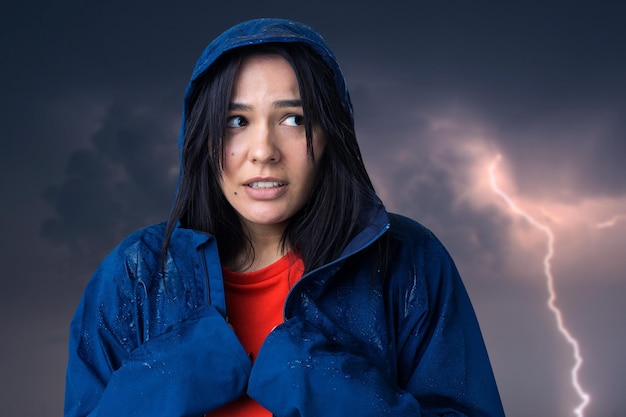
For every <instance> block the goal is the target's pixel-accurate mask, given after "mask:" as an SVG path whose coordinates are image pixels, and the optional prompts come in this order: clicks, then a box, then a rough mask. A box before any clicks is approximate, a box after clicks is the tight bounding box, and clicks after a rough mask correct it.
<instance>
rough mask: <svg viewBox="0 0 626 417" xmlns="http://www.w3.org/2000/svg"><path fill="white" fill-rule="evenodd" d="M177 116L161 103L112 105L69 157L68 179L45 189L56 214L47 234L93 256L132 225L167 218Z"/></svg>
mask: <svg viewBox="0 0 626 417" xmlns="http://www.w3.org/2000/svg"><path fill="white" fill-rule="evenodd" d="M173 120H175V117H171V114H168V110H167V109H166V108H163V107H162V106H159V105H154V104H152V105H148V104H147V103H136V104H134V105H132V104H124V103H120V102H118V103H115V104H114V105H112V106H111V107H110V108H109V109H108V112H107V114H106V116H105V118H104V120H103V121H102V125H101V127H100V128H99V129H98V130H97V131H96V132H94V134H93V135H92V136H91V138H90V144H91V145H92V146H91V147H90V148H82V149H77V150H75V151H74V152H73V153H72V154H71V155H70V157H69V159H68V162H67V165H66V171H65V180H64V182H63V183H62V184H60V185H53V186H50V187H48V189H47V190H46V191H45V193H44V196H45V198H46V200H47V201H48V202H49V203H50V204H51V205H52V206H53V207H54V211H55V215H54V216H53V217H49V218H47V219H46V220H45V221H44V222H43V224H42V225H41V233H42V235H43V236H45V237H47V238H48V239H51V240H52V241H54V242H56V243H59V244H62V245H67V246H69V247H70V248H71V249H72V250H73V252H74V253H76V254H78V255H79V256H80V257H83V258H86V259H87V260H90V261H94V260H96V259H98V258H101V257H102V256H103V253H104V252H105V251H107V250H110V249H111V248H112V247H113V245H114V244H116V243H117V242H118V241H119V240H120V239H122V238H123V237H124V236H125V235H126V234H128V233H129V232H131V231H132V230H134V229H136V228H139V227H141V226H144V225H146V224H148V223H152V222H156V221H159V220H162V219H164V218H166V216H167V213H168V209H169V205H170V203H171V200H172V198H173V193H174V188H175V184H176V178H177V175H175V174H176V173H177V170H176V166H177V149H176V140H177V138H176V135H177V127H176V126H175V124H174V122H173Z"/></svg>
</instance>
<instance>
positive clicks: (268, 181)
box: [65, 19, 504, 417]
mask: <svg viewBox="0 0 626 417" xmlns="http://www.w3.org/2000/svg"><path fill="white" fill-rule="evenodd" d="M179 147H180V154H181V171H180V180H179V185H178V189H177V194H176V200H175V203H174V205H173V208H172V211H171V215H170V218H169V220H168V222H167V223H163V224H158V225H153V226H149V227H147V228H145V229H142V230H140V231H138V232H136V233H134V234H133V235H131V236H129V237H128V238H127V239H126V240H124V241H123V242H122V243H121V244H120V245H119V246H118V247H117V248H116V249H115V250H114V251H113V252H112V253H111V254H110V255H109V256H108V257H107V258H106V259H105V260H104V261H103V263H102V265H101V266H100V268H99V269H98V270H97V272H96V273H95V274H94V276H93V277H92V279H91V281H90V282H89V284H88V286H87V288H86V290H85V293H84V296H83V299H82V300H81V303H80V305H79V307H78V310H77V312H76V315H75V318H74V320H73V322H72V325H71V336H70V351H69V363H68V370H67V385H66V404H65V415H66V416H86V415H90V416H137V415H140V416H202V415H207V416H271V415H275V416H280V417H283V416H285V417H286V416H293V417H296V416H303V417H319V416H324V417H332V416H348V415H350V416H352V415H355V416H377V417H378V416H394V417H399V416H443V415H446V416H494V417H495V416H503V415H504V413H503V410H502V406H501V402H500V398H499V395H498V391H497V388H496V384H495V381H494V378H493V374H492V370H491V367H490V364H489V360H488V357H487V353H486V350H485V346H484V343H483V340H482V336H481V334H480V329H479V326H478V323H477V321H476V317H475V315H474V312H473V309H472V306H471V304H470V301H469V299H468V296H467V293H466V292H465V289H464V287H463V285H462V283H461V280H460V278H459V275H458V273H457V270H456V268H455V266H454V264H453V261H452V260H451V258H450V256H449V255H448V253H447V252H446V250H445V249H444V248H443V247H442V245H441V243H440V242H439V241H438V240H437V239H436V238H435V237H434V236H433V235H432V233H431V232H429V231H428V230H427V229H425V228H424V227H422V226H421V225H419V224H418V223H416V222H414V221H412V220H410V219H407V218H405V217H402V216H399V215H395V214H389V213H387V212H386V211H385V209H384V207H383V205H382V203H381V202H380V201H379V199H378V198H377V196H376V194H375V192H374V190H373V187H372V184H371V182H370V180H369V177H368V174H367V172H366V170H365V167H364V166H363V162H362V159H361V155H360V151H359V147H358V144H357V141H356V136H355V132H354V123H353V119H352V107H351V103H350V98H349V94H348V91H347V89H346V86H345V82H344V79H343V76H342V74H341V71H340V70H339V67H338V65H337V62H336V60H335V57H334V55H333V53H332V52H331V50H330V48H329V47H328V45H327V44H326V43H325V42H324V40H323V39H322V38H321V37H320V36H319V35H318V34H317V33H316V32H315V31H314V30H313V29H311V28H310V27H308V26H305V25H303V24H300V23H296V22H292V21H287V20H280V19H258V20H253V21H248V22H244V23H241V24H239V25H237V26H235V27H233V28H231V29H229V30H227V31H226V32H224V33H223V34H222V35H220V36H219V37H218V38H217V39H215V40H214V41H213V42H212V43H211V44H210V45H209V46H208V47H207V48H206V50H205V51H204V53H203V54H202V56H201V57H200V59H199V60H198V62H197V64H196V66H195V69H194V71H193V75H192V78H191V82H190V84H189V87H188V88H187V91H186V94H185V104H184V112H183V128H182V130H181V136H180V140H179Z"/></svg>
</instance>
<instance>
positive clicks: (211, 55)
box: [178, 18, 353, 149]
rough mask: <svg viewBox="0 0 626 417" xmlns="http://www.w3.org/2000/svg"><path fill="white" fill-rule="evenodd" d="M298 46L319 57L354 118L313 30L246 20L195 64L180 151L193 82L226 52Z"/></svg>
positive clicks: (328, 53) (333, 64) (330, 57)
mask: <svg viewBox="0 0 626 417" xmlns="http://www.w3.org/2000/svg"><path fill="white" fill-rule="evenodd" d="M290 42H299V43H302V44H305V45H308V46H309V47H310V48H311V49H312V50H313V51H315V52H316V53H318V54H319V55H320V57H321V58H322V59H323V60H324V62H325V63H326V64H327V65H328V67H329V68H330V69H331V70H332V71H333V73H334V79H335V83H336V86H337V91H338V92H339V96H340V97H341V99H342V101H343V104H344V106H345V107H346V109H347V110H348V111H349V113H350V115H352V114H353V111H352V102H351V101H350V94H349V93H348V89H347V87H346V82H345V79H344V77H343V74H342V72H341V69H340V68H339V64H338V63H337V59H336V58H335V54H334V52H333V51H332V50H331V48H330V46H329V45H328V44H327V43H326V41H325V40H324V39H323V38H322V37H321V36H320V34H319V33H317V31H316V30H315V29H313V28H312V27H310V26H307V25H305V24H303V23H299V22H294V21H292V20H287V19H275V18H262V19H254V20H248V21H246V22H242V23H239V24H237V25H235V26H233V27H231V28H230V29H227V30H226V31H225V32H223V33H222V34H221V35H219V36H218V37H217V38H215V40H213V42H211V43H210V44H209V45H208V46H207V47H206V48H205V49H204V51H203V52H202V55H200V58H198V60H197V61H196V64H195V66H194V69H193V72H192V74H191V79H190V81H189V84H188V85H187V89H186V90H185V100H184V109H183V122H182V128H181V134H180V137H179V142H178V148H179V149H182V145H183V143H182V142H183V132H184V130H185V124H186V115H187V112H188V105H189V103H188V101H189V97H190V93H191V91H192V90H193V88H194V83H195V81H196V80H197V79H198V78H200V76H201V75H202V74H204V72H205V71H206V70H207V69H208V68H209V67H210V66H211V65H213V63H215V61H216V60H217V59H218V58H219V57H220V56H222V55H223V54H224V53H225V52H227V51H230V50H232V49H235V48H239V47H242V46H248V45H260V44H265V43H290Z"/></svg>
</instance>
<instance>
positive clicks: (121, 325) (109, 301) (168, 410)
mask: <svg viewBox="0 0 626 417" xmlns="http://www.w3.org/2000/svg"><path fill="white" fill-rule="evenodd" d="M127 255H128V250H126V251H125V250H122V249H119V248H118V250H117V251H116V252H114V253H113V254H112V255H110V256H109V257H107V259H105V261H104V262H103V263H102V265H101V266H100V268H99V269H98V271H97V272H96V274H95V275H94V276H93V277H92V279H91V281H90V283H89V284H88V286H87V288H86V290H85V293H84V294H83V298H82V300H81V302H80V304H79V307H78V309H77V311H76V314H75V316H74V319H73V321H72V324H71V328H70V342H69V359H68V367H67V377H66V394H65V414H64V415H65V416H66V417H77V416H100V417H104V416H117V417H124V416H168V417H172V416H201V415H203V413H204V412H206V411H209V410H211V409H214V408H217V407H218V406H220V405H222V404H224V403H226V402H228V401H230V400H233V399H235V398H237V397H239V396H240V395H241V394H242V393H244V392H245V387H246V384H247V379H248V375H249V372H250V368H251V363H250V360H249V358H248V356H247V354H246V353H245V351H244V349H243V347H242V346H241V344H240V343H239V342H238V340H237V338H236V336H235V334H234V333H233V331H232V330H231V329H230V327H229V326H228V324H227V323H226V322H225V320H224V319H223V317H222V316H221V315H220V314H219V312H218V311H217V310H216V309H215V308H213V307H211V306H207V305H202V306H199V307H197V308H194V309H178V310H177V311H180V317H175V318H174V320H173V321H174V323H172V324H171V325H168V326H167V327H166V328H165V329H164V330H163V332H162V333H161V334H158V335H155V336H150V337H149V339H148V340H141V339H145V335H146V329H144V328H143V327H145V326H147V325H149V323H150V322H151V320H152V321H156V320H157V318H156V317H142V314H145V312H143V313H142V306H141V304H143V303H148V300H147V299H143V298H142V297H145V296H146V292H145V286H146V279H141V275H142V274H141V271H140V270H141V269H142V268H141V266H138V265H137V264H136V263H135V262H129V260H128V256H127ZM144 278H145V277H144ZM142 294H143V295H142ZM144 307H145V306H144ZM157 314H165V312H163V311H161V312H159V313H157Z"/></svg>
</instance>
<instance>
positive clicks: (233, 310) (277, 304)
mask: <svg viewBox="0 0 626 417" xmlns="http://www.w3.org/2000/svg"><path fill="white" fill-rule="evenodd" d="M303 271H304V265H303V263H302V260H300V259H299V258H295V257H294V256H293V255H292V254H287V255H285V256H283V257H282V258H280V259H279V260H278V261H276V262H274V263H273V264H271V265H269V266H266V267H265V268H262V269H259V270H258V271H252V272H246V273H239V272H233V271H230V270H228V269H226V268H222V272H223V275H224V290H225V295H226V310H227V314H228V321H229V323H230V325H231V326H233V329H234V330H235V334H237V337H238V338H239V341H240V342H241V344H242V345H243V347H244V349H245V350H246V352H249V353H250V354H252V358H253V359H254V358H256V356H257V354H258V353H259V349H260V348H261V345H262V344H263V341H264V340H265V338H266V337H267V335H268V334H269V333H270V332H271V331H272V329H273V328H274V327H276V326H277V325H279V324H280V323H282V322H283V306H284V304H285V299H286V298H287V294H288V293H289V290H290V289H291V287H292V286H293V284H295V283H296V282H297V281H298V280H299V279H300V277H301V276H302V273H303ZM271 415H272V414H271V413H270V412H269V411H267V410H266V409H265V408H263V407H262V406H261V405H260V404H259V403H257V402H256V401H254V400H253V399H251V398H250V397H248V396H247V395H244V396H243V397H241V398H239V399H238V400H236V401H234V402H232V403H230V404H227V405H225V406H223V407H220V408H219V409H217V410H215V411H212V412H210V413H207V414H206V415H205V416H206V417H219V416H230V417H271Z"/></svg>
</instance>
